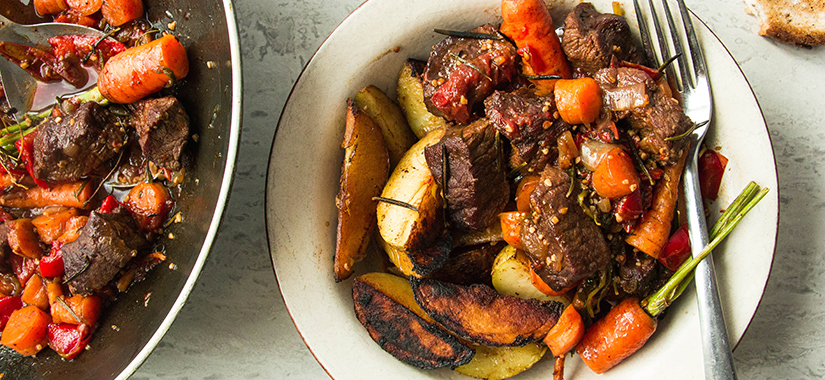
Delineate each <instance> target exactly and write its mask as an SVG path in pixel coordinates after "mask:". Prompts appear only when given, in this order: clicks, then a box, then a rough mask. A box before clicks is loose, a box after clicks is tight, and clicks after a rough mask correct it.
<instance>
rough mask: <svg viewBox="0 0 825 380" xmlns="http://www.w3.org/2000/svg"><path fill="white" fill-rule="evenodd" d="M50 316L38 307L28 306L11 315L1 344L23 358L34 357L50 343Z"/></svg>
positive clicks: (0, 341)
mask: <svg viewBox="0 0 825 380" xmlns="http://www.w3.org/2000/svg"><path fill="white" fill-rule="evenodd" d="M51 321H52V320H51V318H49V314H48V313H46V312H45V311H43V310H40V309H39V308H38V307H37V306H34V305H32V306H26V307H24V308H22V309H18V310H15V311H14V312H13V313H11V316H10V317H9V321H8V322H7V323H6V328H5V329H4V330H3V335H2V336H0V344H2V345H4V346H6V347H9V348H11V349H13V350H15V351H17V352H18V353H20V355H23V356H33V355H35V354H37V353H38V352H40V350H42V349H43V348H45V347H46V345H47V343H48V342H49V336H48V330H47V329H48V326H49V323H51Z"/></svg>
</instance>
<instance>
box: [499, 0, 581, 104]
mask: <svg viewBox="0 0 825 380" xmlns="http://www.w3.org/2000/svg"><path fill="white" fill-rule="evenodd" d="M501 16H502V17H503V18H504V21H503V22H502V24H501V28H500V30H501V32H502V33H504V35H506V36H507V37H510V39H512V40H513V41H514V42H515V43H516V46H517V47H518V52H519V54H520V55H521V56H522V60H523V62H524V65H523V66H522V71H523V72H524V74H526V75H560V76H561V77H562V78H571V77H572V71H571V70H570V64H569V63H568V62H567V57H565V55H564V52H563V51H562V48H561V41H559V37H558V36H557V35H556V30H555V27H554V26H553V18H552V17H551V16H550V12H549V11H547V5H546V4H545V3H544V1H543V0H502V1H501ZM532 82H533V83H534V84H535V85H536V87H538V88H539V89H541V90H545V91H548V92H549V91H552V90H553V86H554V85H555V82H556V80H533V81H532Z"/></svg>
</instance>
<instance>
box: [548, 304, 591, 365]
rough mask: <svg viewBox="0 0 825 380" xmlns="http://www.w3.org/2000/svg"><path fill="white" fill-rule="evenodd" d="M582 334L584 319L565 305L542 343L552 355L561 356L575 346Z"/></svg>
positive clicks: (570, 306)
mask: <svg viewBox="0 0 825 380" xmlns="http://www.w3.org/2000/svg"><path fill="white" fill-rule="evenodd" d="M583 336H584V321H583V320H582V316H581V314H579V312H578V311H577V310H576V308H575V307H573V305H572V304H570V305H567V308H566V309H564V312H562V313H561V316H559V321H558V322H556V324H555V325H554V326H553V328H551V329H550V331H549V332H548V333H547V335H545V336H544V340H543V341H544V344H546V345H547V347H548V348H550V352H552V353H553V356H563V355H564V354H566V353H568V352H570V350H572V349H573V347H576V345H577V344H579V341H581V339H582V337H583Z"/></svg>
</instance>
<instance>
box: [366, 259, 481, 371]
mask: <svg viewBox="0 0 825 380" xmlns="http://www.w3.org/2000/svg"><path fill="white" fill-rule="evenodd" d="M387 276H391V277H394V276H392V275H383V276H379V275H372V276H370V277H367V278H366V279H365V281H361V280H362V278H361V277H359V278H356V279H355V281H354V282H353V284H352V299H353V301H354V302H355V315H356V316H357V317H358V320H359V321H360V322H361V324H362V325H364V327H365V328H366V329H367V331H368V332H369V334H370V337H372V339H373V340H375V342H376V343H378V344H379V345H380V346H381V348H383V349H384V350H385V351H387V352H389V353H390V354H391V355H393V356H395V357H396V358H397V359H398V360H401V361H402V362H404V363H407V364H409V365H412V366H414V367H416V368H421V369H433V368H441V367H450V368H456V367H458V366H460V365H464V364H467V363H468V362H469V361H470V360H471V359H472V357H473V350H471V349H470V348H469V347H467V346H466V345H464V344H462V343H461V342H459V341H458V339H457V338H455V337H454V336H452V335H450V334H448V333H447V332H446V331H443V330H441V329H440V328H438V327H437V326H435V325H434V324H432V323H430V322H427V321H426V320H424V319H423V318H421V317H419V316H418V314H416V313H415V312H414V311H412V310H410V309H409V308H407V307H406V305H404V304H402V302H403V303H407V304H408V305H409V303H408V301H409V300H408V298H407V297H408V296H407V295H406V292H407V290H406V289H403V288H401V287H400V285H399V284H397V281H396V280H394V279H392V278H391V277H387ZM402 281H403V279H402ZM407 287H409V285H408V286H407ZM384 291H387V292H389V295H388V294H385V293H384ZM410 292H411V291H410ZM393 297H395V298H398V299H400V300H401V302H399V301H396V299H394V298H393ZM413 304H414V302H413Z"/></svg>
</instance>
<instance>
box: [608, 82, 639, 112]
mask: <svg viewBox="0 0 825 380" xmlns="http://www.w3.org/2000/svg"><path fill="white" fill-rule="evenodd" d="M647 102H648V99H647V91H646V90H645V84H644V83H635V84H631V85H627V86H621V87H616V88H613V89H604V104H605V105H606V106H607V109H609V110H611V111H627V110H631V109H633V108H638V107H644V106H646V105H647Z"/></svg>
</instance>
